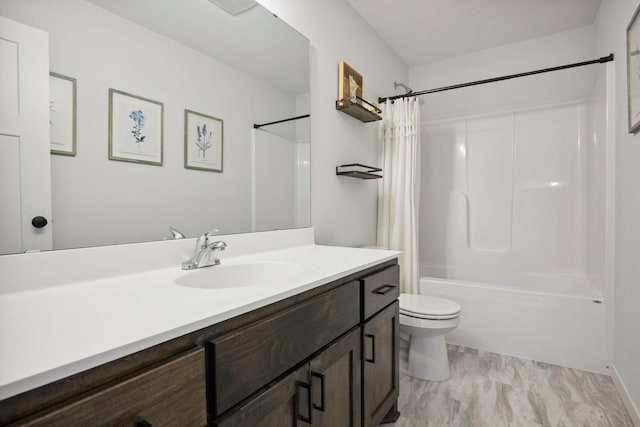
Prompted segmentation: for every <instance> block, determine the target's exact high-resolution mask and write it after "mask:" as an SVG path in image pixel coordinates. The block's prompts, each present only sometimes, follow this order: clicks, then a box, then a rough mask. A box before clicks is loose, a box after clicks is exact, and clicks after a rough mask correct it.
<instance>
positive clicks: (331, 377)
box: [309, 327, 362, 427]
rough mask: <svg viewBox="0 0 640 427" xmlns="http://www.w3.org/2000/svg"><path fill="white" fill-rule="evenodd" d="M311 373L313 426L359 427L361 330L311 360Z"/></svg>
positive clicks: (348, 335) (355, 331) (357, 329)
mask: <svg viewBox="0 0 640 427" xmlns="http://www.w3.org/2000/svg"><path fill="white" fill-rule="evenodd" d="M309 373H310V385H311V406H312V411H311V419H312V424H313V425H314V426H315V425H317V426H330V427H355V426H360V425H361V417H360V408H361V396H360V383H361V378H362V376H361V372H360V328H359V327H358V328H355V329H354V330H352V331H351V332H350V333H349V334H347V335H346V336H345V337H343V338H341V339H339V340H338V341H337V342H335V343H333V344H332V345H331V346H329V348H327V349H326V350H324V351H323V352H322V353H320V354H319V355H317V356H316V357H315V358H314V359H313V360H311V363H310V372H309Z"/></svg>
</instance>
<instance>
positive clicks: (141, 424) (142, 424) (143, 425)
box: [136, 420, 153, 427]
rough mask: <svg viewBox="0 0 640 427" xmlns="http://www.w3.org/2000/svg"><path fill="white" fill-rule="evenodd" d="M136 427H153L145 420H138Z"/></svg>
mask: <svg viewBox="0 0 640 427" xmlns="http://www.w3.org/2000/svg"><path fill="white" fill-rule="evenodd" d="M136 427H153V425H151V423H150V422H149V421H147V420H138V421H136Z"/></svg>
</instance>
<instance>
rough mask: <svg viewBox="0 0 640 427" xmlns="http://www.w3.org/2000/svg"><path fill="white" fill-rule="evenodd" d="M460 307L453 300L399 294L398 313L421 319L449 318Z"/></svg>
mask: <svg viewBox="0 0 640 427" xmlns="http://www.w3.org/2000/svg"><path fill="white" fill-rule="evenodd" d="M461 310H462V307H461V306H460V304H458V303H457V302H455V301H451V300H448V299H445V298H439V297H433V296H428V295H416V294H400V313H403V314H406V315H408V316H411V317H417V318H421V319H451V318H454V317H457V316H458V315H459V314H460V311H461Z"/></svg>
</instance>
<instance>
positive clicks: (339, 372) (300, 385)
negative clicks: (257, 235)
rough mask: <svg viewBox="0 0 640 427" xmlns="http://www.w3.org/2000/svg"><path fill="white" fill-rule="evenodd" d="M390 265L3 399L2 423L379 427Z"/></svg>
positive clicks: (391, 295)
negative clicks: (376, 426) (377, 426)
mask: <svg viewBox="0 0 640 427" xmlns="http://www.w3.org/2000/svg"><path fill="white" fill-rule="evenodd" d="M397 283H398V266H397V261H396V260H391V261H386V262H384V263H381V264H379V265H376V266H372V267H369V268H366V269H364V270H362V271H360V272H355V273H352V274H350V275H348V276H346V277H343V278H340V279H337V280H335V281H333V282H330V283H327V284H325V285H322V286H319V287H317V288H314V289H311V290H308V291H306V292H303V293H301V294H298V295H294V296H292V297H289V298H286V299H283V300H281V301H278V302H276V303H273V304H269V305H267V306H265V307H261V308H259V309H256V310H254V311H251V312H249V313H246V314H243V315H240V316H237V317H233V318H231V319H227V320H225V321H223V322H218V323H216V324H213V325H211V326H208V327H206V328H204V329H201V330H198V331H195V332H191V333H189V334H186V335H183V336H181V337H178V338H175V339H172V340H170V341H166V342H164V343H161V344H159V345H156V346H154V347H151V348H147V349H145V350H142V351H140V352H137V353H133V354H130V355H128V356H126V357H123V358H120V359H117V360H114V361H111V362H109V363H106V364H104V365H101V366H97V367H95V368H93V369H89V370H87V371H83V372H80V373H78V374H75V375H73V376H71V377H68V378H64V379H61V380H59V381H56V382H53V383H50V384H46V385H44V386H42V387H39V388H37V389H34V390H31V391H28V392H25V393H22V394H19V395H16V396H13V397H11V398H8V399H5V400H2V401H0V425H7V426H18V425H19V426H87V425H91V426H116V425H117V426H138V427H139V426H149V425H152V426H154V427H157V426H181V427H182V426H189V427H191V426H204V425H211V426H221V427H234V426H278V427H280V426H307V425H313V426H330V427H342V426H344V427H360V426H363V425H364V426H375V425H378V424H379V423H380V422H381V421H382V420H383V418H385V416H387V415H388V413H394V412H395V408H396V399H397V396H398V303H397V297H398V286H397Z"/></svg>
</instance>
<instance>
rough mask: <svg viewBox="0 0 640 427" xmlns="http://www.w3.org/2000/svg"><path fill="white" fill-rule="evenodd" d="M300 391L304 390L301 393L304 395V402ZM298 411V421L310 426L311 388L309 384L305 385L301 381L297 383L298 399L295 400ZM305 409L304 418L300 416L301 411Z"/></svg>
mask: <svg viewBox="0 0 640 427" xmlns="http://www.w3.org/2000/svg"><path fill="white" fill-rule="evenodd" d="M300 389H304V391H303V393H305V394H306V400H303V397H302V394H303V393H301V392H300ZM296 401H297V406H298V409H297V411H296V413H297V415H298V419H299V420H301V421H304V422H305V423H307V424H311V414H312V411H311V386H310V385H309V384H305V383H303V382H301V381H298V398H297V399H296ZM304 407H306V412H307V414H306V416H305V415H303V414H301V410H302V409H303V408H304Z"/></svg>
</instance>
